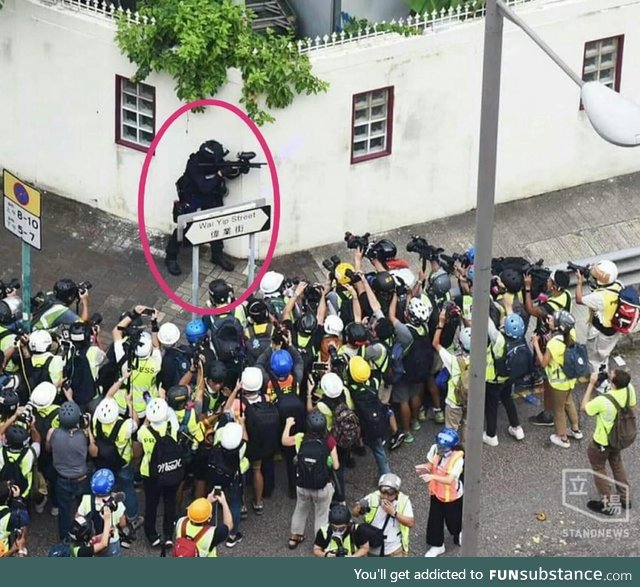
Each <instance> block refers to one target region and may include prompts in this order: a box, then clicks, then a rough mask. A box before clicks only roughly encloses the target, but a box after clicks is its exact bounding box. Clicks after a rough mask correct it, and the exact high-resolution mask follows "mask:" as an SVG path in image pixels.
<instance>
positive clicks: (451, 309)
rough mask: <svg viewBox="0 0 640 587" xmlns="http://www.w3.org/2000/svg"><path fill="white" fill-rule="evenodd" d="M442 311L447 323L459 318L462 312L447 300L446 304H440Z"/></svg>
mask: <svg viewBox="0 0 640 587" xmlns="http://www.w3.org/2000/svg"><path fill="white" fill-rule="evenodd" d="M442 309H443V310H444V312H445V315H446V318H447V321H449V320H456V319H458V318H460V315H461V313H462V311H461V310H460V307H459V306H458V305H457V304H456V303H455V302H452V301H451V300H447V301H446V302H444V303H443V304H442Z"/></svg>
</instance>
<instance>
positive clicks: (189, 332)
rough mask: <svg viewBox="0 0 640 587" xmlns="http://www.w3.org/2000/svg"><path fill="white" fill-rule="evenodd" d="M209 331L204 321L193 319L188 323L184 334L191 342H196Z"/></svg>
mask: <svg viewBox="0 0 640 587" xmlns="http://www.w3.org/2000/svg"><path fill="white" fill-rule="evenodd" d="M206 332H207V327H206V326H205V325H204V322H203V321H202V320H200V319H196V320H191V322H189V323H188V324H187V327H186V328H185V330H184V334H185V336H186V337H187V340H188V341H189V342H190V343H191V344H195V343H197V342H200V340H202V338H203V337H204V335H205V334H206Z"/></svg>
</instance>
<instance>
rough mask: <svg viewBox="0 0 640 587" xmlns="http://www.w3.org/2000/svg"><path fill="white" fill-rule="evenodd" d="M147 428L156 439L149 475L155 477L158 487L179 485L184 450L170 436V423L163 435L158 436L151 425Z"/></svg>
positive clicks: (182, 469)
mask: <svg viewBox="0 0 640 587" xmlns="http://www.w3.org/2000/svg"><path fill="white" fill-rule="evenodd" d="M148 430H149V432H150V433H151V436H153V437H154V438H155V439H156V443H155V446H154V447H153V452H152V453H151V459H150V463H149V477H151V478H152V479H155V481H156V483H157V484H158V485H159V486H160V487H172V486H177V485H179V484H180V482H181V481H182V479H183V477H184V463H183V459H184V451H183V449H182V447H181V446H180V444H179V443H178V441H177V440H175V439H174V438H173V437H172V436H171V424H167V431H166V433H165V434H164V436H160V434H158V432H157V431H156V430H154V429H153V428H152V427H151V426H149V428H148Z"/></svg>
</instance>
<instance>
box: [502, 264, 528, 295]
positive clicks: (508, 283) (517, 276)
mask: <svg viewBox="0 0 640 587" xmlns="http://www.w3.org/2000/svg"><path fill="white" fill-rule="evenodd" d="M500 279H501V280H502V283H504V286H505V288H506V289H507V291H508V292H509V293H518V292H519V291H520V290H521V289H522V286H523V285H524V279H523V277H522V273H520V272H519V271H516V270H515V269H505V270H504V271H503V272H502V273H501V274H500Z"/></svg>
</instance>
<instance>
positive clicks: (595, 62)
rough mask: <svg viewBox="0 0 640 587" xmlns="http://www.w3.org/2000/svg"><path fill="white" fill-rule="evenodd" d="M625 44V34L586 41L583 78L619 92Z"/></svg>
mask: <svg viewBox="0 0 640 587" xmlns="http://www.w3.org/2000/svg"><path fill="white" fill-rule="evenodd" d="M623 45H624V35H618V36H616V37H607V38H606V39H598V40H597V41H589V42H587V43H585V44H584V61H583V65H582V79H583V80H584V81H585V82H600V83H601V84H604V85H605V86H608V87H609V88H611V89H612V90H615V91H616V92H619V91H620V76H621V73H622V49H623Z"/></svg>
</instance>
